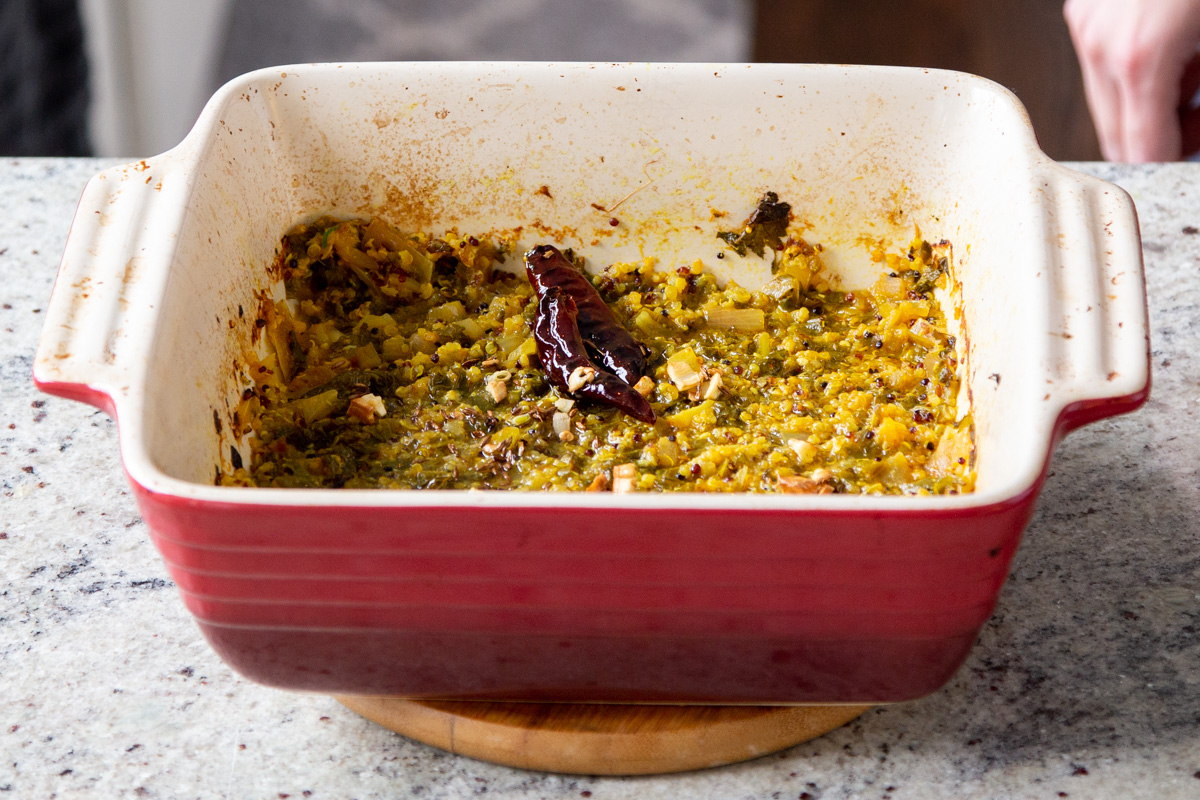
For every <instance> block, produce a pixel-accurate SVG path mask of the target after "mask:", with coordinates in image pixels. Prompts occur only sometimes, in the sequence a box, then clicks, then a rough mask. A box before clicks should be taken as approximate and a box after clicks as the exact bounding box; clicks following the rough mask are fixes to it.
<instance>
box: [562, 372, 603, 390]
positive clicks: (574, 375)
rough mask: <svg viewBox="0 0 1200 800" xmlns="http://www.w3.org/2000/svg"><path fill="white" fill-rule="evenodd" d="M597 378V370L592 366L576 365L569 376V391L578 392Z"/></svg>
mask: <svg viewBox="0 0 1200 800" xmlns="http://www.w3.org/2000/svg"><path fill="white" fill-rule="evenodd" d="M594 380H596V370H594V369H592V368H591V367H576V368H575V369H574V370H573V371H572V372H571V374H570V375H569V376H568V377H567V391H568V392H577V391H579V390H580V389H582V388H583V387H584V386H587V385H588V384H589V383H591V382H592V381H594Z"/></svg>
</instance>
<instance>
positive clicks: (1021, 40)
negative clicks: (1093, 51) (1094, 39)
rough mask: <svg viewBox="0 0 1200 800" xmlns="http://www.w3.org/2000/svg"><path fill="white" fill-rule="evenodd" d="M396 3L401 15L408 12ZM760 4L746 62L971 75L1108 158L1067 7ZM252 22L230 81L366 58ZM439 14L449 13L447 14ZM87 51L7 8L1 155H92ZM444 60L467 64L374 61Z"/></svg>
mask: <svg viewBox="0 0 1200 800" xmlns="http://www.w3.org/2000/svg"><path fill="white" fill-rule="evenodd" d="M397 3H398V5H397V7H398V8H399V7H400V5H402V3H399V0H397ZM752 6H753V8H752V14H753V22H754V37H753V44H752V53H751V54H750V57H751V58H752V59H753V60H755V61H773V62H792V61H803V62H818V63H819V62H824V63H848V64H849V63H855V64H892V65H902V66H919V67H935V68H944V69H954V70H961V71H964V72H971V73H975V74H977V75H982V76H984V77H986V78H990V79H992V80H994V81H996V82H997V83H1000V84H1002V85H1004V86H1006V87H1008V88H1010V89H1012V90H1013V91H1015V93H1016V94H1017V96H1018V97H1019V98H1020V99H1021V100H1022V101H1023V102H1024V104H1025V106H1026V108H1027V109H1028V110H1029V115H1030V118H1031V119H1032V121H1033V126H1034V130H1035V131H1036V133H1037V135H1038V139H1039V141H1040V142H1041V144H1042V147H1043V148H1044V149H1045V151H1046V152H1047V153H1048V154H1049V155H1050V156H1051V157H1052V158H1055V159H1058V160H1065V161H1088V160H1096V159H1099V158H1100V150H1099V146H1098V144H1097V141H1096V136H1095V132H1094V130H1093V128H1092V123H1091V118H1090V116H1089V114H1088V110H1087V104H1086V101H1085V99H1084V94H1083V83H1082V79H1081V77H1080V71H1079V65H1078V62H1077V61H1076V58H1075V53H1074V50H1073V48H1072V46H1071V41H1070V37H1069V35H1068V33H1067V27H1066V23H1065V22H1064V21H1063V17H1062V0H1004V1H1003V2H997V0H905V2H894V1H891V2H889V1H887V0H753V2H752ZM734 7H736V6H734ZM587 8H588V7H586V6H579V7H578V11H575V10H572V11H570V12H568V14H569V15H570V17H569V18H570V19H571V20H572V21H573V22H574V23H575V24H585V25H587V26H588V27H589V28H591V27H592V26H591V25H590V24H588V20H589V19H590V17H589V16H588V13H585V12H587ZM556 10H557V7H556ZM256 13H257V14H258V17H262V16H263V14H268V15H278V14H279V7H278V4H277V3H275V4H273V3H265V2H261V3H249V2H246V1H245V0H239V2H237V3H235V5H234V12H233V17H232V20H233V24H231V25H230V30H229V34H228V36H227V42H226V48H225V58H224V63H222V65H221V71H222V72H228V71H229V68H230V67H231V66H234V65H236V66H237V68H238V69H237V70H236V71H237V72H243V71H247V70H249V69H252V68H255V67H258V66H268V65H270V64H274V63H288V62H294V61H309V60H313V59H331V60H338V59H353V58H356V57H362V55H361V54H359V53H356V52H338V51H337V48H342V49H344V48H345V47H346V46H347V45H346V44H345V41H351V40H352V39H353V36H351V35H347V36H342V37H339V36H338V35H337V34H338V31H336V30H324V31H322V30H320V29H316V30H313V31H311V32H310V34H306V35H304V36H302V35H300V34H299V33H295V34H293V35H270V36H265V37H264V35H263V33H264V31H266V30H275V28H274V25H273V23H272V21H271V19H269V18H268V19H261V20H259V19H258V17H255V16H254V15H255V14H256ZM439 13H445V14H447V15H450V16H453V14H452V13H451V8H450V7H447V8H445V9H443V10H442V11H441V12H439ZM247 15H249V17H247ZM399 16H400V17H401V18H402V15H399ZM247 19H248V20H249V22H247ZM255 20H258V22H259V24H253V23H254V22H255ZM447 24H455V23H454V22H453V21H450V20H448V21H447ZM567 24H568V25H571V24H572V22H568V23H567ZM681 27H682V26H681ZM283 30H288V28H286V27H285V28H284V29H283ZM636 30H637V32H638V33H639V34H644V35H648V36H650V38H651V39H652V40H653V41H652V42H651V45H653V42H655V41H657V42H660V43H661V42H662V41H664V40H663V39H662V36H664V33H663V31H655V30H650V29H643V26H642V23H638V25H637V28H636ZM297 31H299V32H303V31H304V28H299V29H297ZM592 32H593V33H594V32H595V31H592ZM351 33H353V32H351ZM600 33H603V31H602V30H601V31H600ZM597 35H598V34H597ZM590 36H591V34H590V33H589V37H590ZM556 38H557V37H556ZM82 42H83V36H82V32H81V28H80V20H79V14H78V13H77V11H76V2H75V0H0V155H3V156H15V155H56V156H70V155H88V154H90V144H89V138H88V134H87V105H86V103H87V98H88V90H87V79H86V72H85V67H84V61H83V57H82ZM618 44H619V43H618ZM614 46H615V45H614ZM659 46H660V47H661V44H660V45H659ZM331 48H334V49H331ZM593 50H595V52H593V51H591V50H589V51H588V52H576V53H575V55H574V56H573V57H574V58H576V59H581V60H586V59H587V58H595V57H597V52H608V51H607V50H605V46H604V45H600V44H598V43H597V44H596V47H594V48H593ZM573 52H574V50H573ZM613 52H616V51H613ZM639 52H641V51H639ZM672 52H673V51H672ZM231 53H232V54H233V56H231V55H230V54H231ZM447 56H449V57H451V58H453V57H459V56H457V54H454V53H423V54H422V53H411V54H379V56H374V57H385V58H388V57H405V58H413V57H425V58H431V57H447ZM509 57H511V56H509ZM231 58H232V61H231ZM226 77H227V76H226ZM197 110H198V109H197Z"/></svg>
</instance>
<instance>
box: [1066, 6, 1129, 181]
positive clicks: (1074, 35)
mask: <svg viewBox="0 0 1200 800" xmlns="http://www.w3.org/2000/svg"><path fill="white" fill-rule="evenodd" d="M1094 11H1095V9H1094V8H1092V6H1091V5H1089V4H1088V3H1086V2H1082V0H1076V1H1075V2H1071V1H1069V2H1067V3H1066V4H1065V5H1064V6H1063V15H1064V17H1065V18H1066V21H1067V29H1068V30H1069V32H1070V34H1071V40H1072V43H1073V44H1074V45H1075V52H1076V54H1077V55H1078V56H1079V67H1080V72H1081V74H1082V77H1083V90H1084V96H1085V97H1086V99H1087V104H1088V110H1089V111H1090V112H1091V115H1092V124H1093V125H1094V126H1095V128H1096V138H1097V139H1098V140H1099V143H1100V152H1101V153H1102V154H1103V156H1104V158H1105V159H1107V160H1108V161H1121V160H1123V155H1124V153H1123V152H1122V143H1123V138H1122V134H1121V103H1120V96H1121V95H1120V91H1119V90H1118V85H1117V80H1116V77H1115V73H1114V71H1113V68H1112V64H1111V63H1110V60H1109V49H1110V42H1109V38H1110V37H1109V36H1108V35H1107V33H1106V32H1105V31H1104V30H1097V26H1100V27H1101V28H1103V26H1102V25H1100V22H1102V21H1103V19H1104V17H1105V15H1097V14H1095V13H1093V12H1094Z"/></svg>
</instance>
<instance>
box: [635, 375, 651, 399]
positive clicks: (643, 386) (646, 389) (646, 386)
mask: <svg viewBox="0 0 1200 800" xmlns="http://www.w3.org/2000/svg"><path fill="white" fill-rule="evenodd" d="M633 390H634V391H635V392H637V393H638V394H640V395H641V396H642V397H649V396H650V393H651V392H653V391H654V381H653V380H651V378H650V376H649V375H643V376H642V377H641V378H639V379H638V382H637V383H635V384H634V385H633Z"/></svg>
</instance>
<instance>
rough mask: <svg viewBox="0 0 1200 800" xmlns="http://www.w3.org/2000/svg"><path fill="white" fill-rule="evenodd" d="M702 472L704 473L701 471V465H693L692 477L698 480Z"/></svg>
mask: <svg viewBox="0 0 1200 800" xmlns="http://www.w3.org/2000/svg"><path fill="white" fill-rule="evenodd" d="M701 471H702V470H701V469H700V465H699V464H692V477H693V478H698V477H700V473H701Z"/></svg>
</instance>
